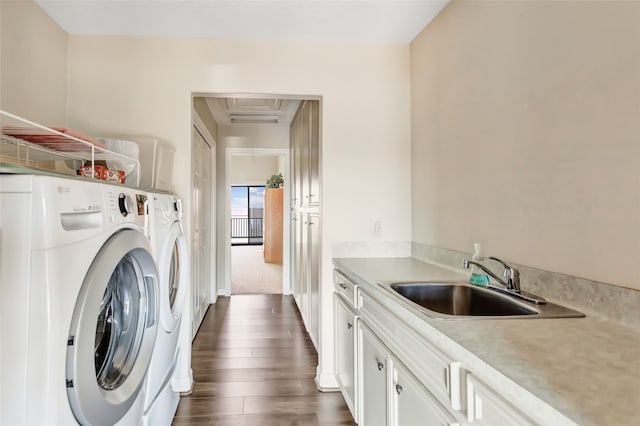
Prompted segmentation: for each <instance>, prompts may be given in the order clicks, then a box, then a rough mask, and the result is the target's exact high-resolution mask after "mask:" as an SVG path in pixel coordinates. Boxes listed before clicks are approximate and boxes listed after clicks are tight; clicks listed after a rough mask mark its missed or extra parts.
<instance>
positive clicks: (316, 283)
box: [307, 214, 320, 346]
mask: <svg viewBox="0 0 640 426" xmlns="http://www.w3.org/2000/svg"><path fill="white" fill-rule="evenodd" d="M307 233H308V240H307V244H308V246H309V247H308V255H309V259H308V261H307V265H308V266H307V267H308V269H309V311H310V312H309V319H310V322H311V324H310V326H311V327H310V330H309V333H310V334H311V338H312V339H314V341H315V342H316V343H317V342H318V336H319V334H320V267H319V266H320V265H319V263H320V217H319V216H318V215H315V214H310V215H309V216H308V219H307ZM316 346H317V344H316Z"/></svg>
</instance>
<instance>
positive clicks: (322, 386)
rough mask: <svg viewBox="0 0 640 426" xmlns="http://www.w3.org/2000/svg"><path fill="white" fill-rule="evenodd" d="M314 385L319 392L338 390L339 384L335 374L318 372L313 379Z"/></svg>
mask: <svg viewBox="0 0 640 426" xmlns="http://www.w3.org/2000/svg"><path fill="white" fill-rule="evenodd" d="M314 381H315V382H316V387H317V388H318V390H319V391H320V392H339V391H340V385H338V381H337V380H336V376H335V375H333V374H320V373H317V374H316V377H315V379H314Z"/></svg>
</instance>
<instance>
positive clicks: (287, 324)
mask: <svg viewBox="0 0 640 426" xmlns="http://www.w3.org/2000/svg"><path fill="white" fill-rule="evenodd" d="M316 365H317V355H316V352H315V349H314V347H313V344H312V343H311V340H310V339H309V336H308V335H307V333H306V331H305V330H304V326H303V325H302V320H301V318H300V315H299V313H298V311H297V309H296V306H295V302H294V300H293V297H291V296H282V295H266V294H265V295H235V296H231V297H230V298H220V299H218V302H217V303H216V304H215V305H211V306H210V307H209V310H208V312H207V315H206V316H205V318H204V321H203V323H202V326H201V328H200V330H199V332H198V335H197V336H196V338H195V340H194V342H193V351H192V368H193V376H194V381H195V387H194V391H193V394H192V395H190V396H188V397H183V398H182V399H181V400H180V405H179V406H178V411H177V412H176V417H175V418H174V424H175V425H185V424H208V425H224V426H231V425H233V426H244V425H251V426H254V425H260V426H287V425H291V426H293V425H296V426H307V425H355V423H354V422H353V419H352V417H351V413H350V412H349V410H348V408H347V406H346V404H345V403H344V400H343V399H342V394H340V393H339V392H331V393H321V392H318V391H317V390H316V387H315V383H314V381H313V377H314V375H315V368H316Z"/></svg>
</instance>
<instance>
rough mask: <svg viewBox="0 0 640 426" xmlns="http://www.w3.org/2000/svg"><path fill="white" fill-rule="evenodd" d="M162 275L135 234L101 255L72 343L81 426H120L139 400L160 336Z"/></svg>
mask: <svg viewBox="0 0 640 426" xmlns="http://www.w3.org/2000/svg"><path fill="white" fill-rule="evenodd" d="M157 285H158V279H157V272H156V267H155V264H154V262H153V258H152V257H151V254H150V247H149V243H148V241H147V240H146V238H145V237H144V236H143V235H142V234H141V233H140V232H136V231H133V230H125V231H121V232H119V233H117V234H115V235H114V236H112V237H111V238H110V239H109V240H108V241H107V242H106V243H105V244H104V246H103V247H102V249H101V250H100V251H99V252H98V255H97V256H96V258H95V259H94V261H93V263H92V265H91V267H90V268H89V271H88V273H87V276H86V277H85V280H84V283H83V285H82V289H81V291H80V294H79V296H78V300H77V301H76V306H75V309H74V314H73V320H72V323H71V328H70V332H69V339H68V342H67V369H66V376H67V394H68V397H69V402H70V404H71V408H72V410H73V414H74V416H75V417H76V419H77V420H78V422H79V423H81V424H91V425H103V424H104V425H108V424H114V423H116V422H117V421H118V420H120V419H121V418H122V417H123V416H124V415H125V414H127V412H128V410H129V409H130V407H131V406H132V405H133V403H134V402H135V401H136V398H137V397H138V395H139V393H140V391H141V388H142V385H143V383H144V377H145V374H146V372H147V369H148V367H149V361H150V359H151V354H152V350H153V344H154V342H155V337H156V333H157V323H158V321H157V316H158V310H157V304H158V301H157Z"/></svg>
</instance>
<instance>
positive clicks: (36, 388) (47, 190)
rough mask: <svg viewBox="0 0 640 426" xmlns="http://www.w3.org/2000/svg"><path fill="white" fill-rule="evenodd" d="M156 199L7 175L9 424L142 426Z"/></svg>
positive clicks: (3, 185) (0, 354)
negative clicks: (148, 209) (151, 207)
mask: <svg viewBox="0 0 640 426" xmlns="http://www.w3.org/2000/svg"><path fill="white" fill-rule="evenodd" d="M146 198H147V196H146V194H145V193H142V192H140V191H137V190H135V189H131V188H126V187H123V186H117V185H112V184H107V183H96V182H90V181H84V180H80V179H74V178H61V177H56V176H47V175H7V174H4V175H0V219H1V221H0V235H1V237H0V295H1V297H0V339H1V341H0V360H1V362H0V373H1V374H0V379H1V380H0V424H6V425H61V424H64V425H69V424H76V423H79V424H83V425H114V424H118V425H138V424H140V422H141V419H142V414H143V403H144V383H145V378H146V373H147V370H148V366H149V362H150V360H151V354H152V349H153V345H154V342H155V337H156V333H157V327H158V322H159V321H158V307H157V282H158V275H157V270H156V266H155V263H154V260H153V257H152V254H151V247H150V244H149V241H148V239H147V237H146V236H145V232H146V230H145V225H146V221H147V217H148V216H147V215H146V214H145V203H146Z"/></svg>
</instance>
